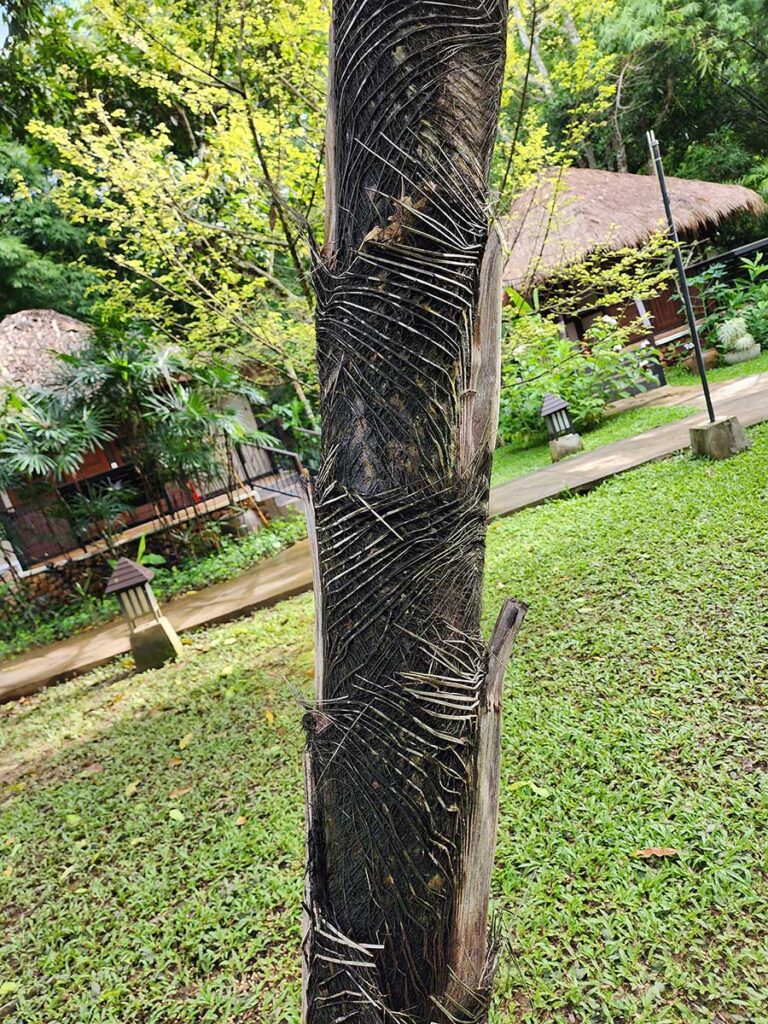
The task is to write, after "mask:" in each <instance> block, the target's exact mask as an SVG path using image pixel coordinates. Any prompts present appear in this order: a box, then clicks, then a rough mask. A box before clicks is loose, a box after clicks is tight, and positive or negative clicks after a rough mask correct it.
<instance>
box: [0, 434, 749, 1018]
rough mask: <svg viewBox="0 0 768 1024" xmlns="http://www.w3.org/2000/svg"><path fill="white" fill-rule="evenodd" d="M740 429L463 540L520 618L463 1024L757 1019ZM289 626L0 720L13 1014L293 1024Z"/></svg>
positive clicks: (3, 930)
mask: <svg viewBox="0 0 768 1024" xmlns="http://www.w3.org/2000/svg"><path fill="white" fill-rule="evenodd" d="M752 437H753V440H754V448H753V450H752V451H751V452H750V453H748V454H746V455H742V456H740V457H738V458H737V459H734V460H732V461H729V462H727V463H720V464H711V465H710V464H708V463H704V462H693V461H691V460H690V458H688V457H683V456H680V457H677V458H675V459H673V460H670V461H667V462H663V463H654V464H650V465H648V466H645V467H643V468H642V469H639V470H637V471H635V472H633V473H629V474H625V475H623V476H621V477H618V478H616V479H614V480H613V481H610V482H609V483H607V484H605V485H603V486H602V487H600V488H599V489H597V490H596V491H594V492H592V493H591V494H589V495H586V496H583V497H578V498H573V499H570V500H564V501H557V502H551V503H549V504H547V505H543V506H540V507H538V508H535V509H531V510H528V511H526V512H523V513H520V514H518V515H516V516H513V517H511V518H509V519H504V520H496V521H494V522H493V523H492V525H491V527H490V533H489V555H488V578H487V591H486V593H487V611H486V625H488V626H490V623H491V621H492V619H493V618H494V616H495V612H496V609H497V607H498V605H499V602H500V601H501V599H502V597H503V596H504V595H506V594H512V595H515V596H517V597H520V598H523V599H525V600H526V601H528V602H529V603H530V606H531V610H530V613H529V616H528V618H527V620H526V624H525V629H524V631H523V634H522V635H521V637H520V640H519V642H518V648H517V651H516V655H515V657H514V660H513V664H512V667H511V670H510V673H509V676H508V685H507V689H506V696H505V709H506V710H505V727H504V761H503V779H502V782H503V786H502V808H501V822H500V842H499V850H498V856H497V870H496V873H495V877H494V894H495V905H496V907H497V909H498V910H499V912H500V914H501V921H502V925H503V928H504V929H505V932H506V934H507V936H508V938H509V950H508V954H507V956H506V958H505V961H504V966H503V969H502V971H501V974H500V978H499V984H498V988H497V998H496V1004H495V1008H494V1011H493V1015H492V1022H493V1024H522V1022H530V1024H544V1022H546V1024H609V1022H610V1024H682V1022H686V1024H704V1022H707V1024H715V1022H717V1024H737V1022H739V1024H768V1008H767V1007H766V1000H765V993H766V990H768V850H767V846H768V774H767V773H768V754H767V753H766V751H767V750H768V747H767V746H766V736H768V631H767V630H766V624H767V623H768V579H767V578H766V564H768V551H766V547H767V546H768V500H767V499H768V493H767V491H766V468H767V467H768V427H762V428H759V429H757V430H755V431H752ZM311 616H312V602H311V598H310V597H309V596H306V597H303V598H298V599H295V600H292V601H288V602H285V603H283V604H281V605H279V606H277V607H275V608H273V609H271V610H269V611H264V612H261V613H259V614H257V615H256V616H255V617H254V618H253V619H251V620H248V621H243V622H240V623H235V624H231V625H228V626H225V627H220V628H218V629H211V630H209V631H207V632H202V633H199V634H197V635H195V636H194V637H192V638H191V639H190V640H189V641H188V643H187V646H186V658H185V661H184V663H183V664H179V665H177V666H174V667H169V668H167V669H164V670H162V671H158V672H151V673H145V674H143V675H131V674H130V672H129V668H128V663H123V664H117V665H112V666H110V667H107V668H104V669H101V670H99V671H97V672H94V673H92V674H90V675H88V676H85V677H83V678H81V679H78V680H75V681H72V682H69V683H66V684H63V685H60V686H58V687H56V688H54V689H51V690H49V691H47V692H46V693H44V694H41V695H39V696H37V697H34V698H30V699H28V700H27V701H25V702H24V703H18V704H15V705H10V706H8V707H5V708H4V709H0V738H1V742H2V750H1V751H0V772H2V773H4V777H5V779H6V783H5V788H4V790H3V793H4V800H5V802H4V803H2V804H0V821H1V823H2V824H1V828H0V835H2V838H0V907H2V911H1V912H0V965H1V966H0V993H2V996H0V1004H2V1002H3V1001H5V1003H6V1005H7V1007H10V1008H9V1009H8V1011H7V1014H6V1017H7V1018H8V1019H10V1020H12V1021H13V1022H14V1024H33V1022H34V1024H54V1022H55V1024H75V1022H115V1024H117V1022H120V1024H158V1022H162V1024H181V1022H188V1024H193V1022H194V1024H200V1022H212V1024H213V1022H216V1024H223V1022H237V1024H243V1022H246V1021H247V1022H260V1024H262V1022H263V1024H297V1021H298V1014H297V1005H298V996H299V954H298V942H299V920H300V900H301V885H302V883H301V862H302V834H301V833H302V826H301V817H302V812H301V803H302V794H301V772H300V745H301V736H300V727H299V721H300V718H301V709H300V707H299V706H298V705H297V703H296V700H295V699H294V697H293V696H292V690H293V691H306V690H307V689H308V687H309V686H310V681H309V680H310V675H311V664H312V651H311V647H312V628H311ZM0 799H3V796H0ZM647 847H671V848H674V849H676V850H677V851H679V853H678V855H677V856H674V857H667V858H661V859H659V858H650V859H647V860H646V859H642V858H639V857H636V856H634V855H633V854H634V851H637V850H640V849H643V848H647ZM14 1003H15V1005H14ZM0 1012H2V1011H0Z"/></svg>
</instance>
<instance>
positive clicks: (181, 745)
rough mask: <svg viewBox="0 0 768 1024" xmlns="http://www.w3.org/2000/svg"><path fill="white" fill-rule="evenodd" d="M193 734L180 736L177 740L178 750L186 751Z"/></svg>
mask: <svg viewBox="0 0 768 1024" xmlns="http://www.w3.org/2000/svg"><path fill="white" fill-rule="evenodd" d="M193 735H194V734H193V733H191V732H188V733H187V735H186V736H182V737H181V739H180V740H179V750H186V749H187V747H188V746H189V744H190V743H191V742H192V736H193Z"/></svg>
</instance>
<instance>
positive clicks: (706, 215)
mask: <svg viewBox="0 0 768 1024" xmlns="http://www.w3.org/2000/svg"><path fill="white" fill-rule="evenodd" d="M667 185H668V187H669V195H670V199H671V202H672V211H673V214H674V217H675V223H676V226H677V230H678V232H679V234H680V235H681V237H685V238H695V237H698V236H700V235H701V234H702V232H703V231H705V230H706V229H709V228H712V227H714V226H715V225H717V224H718V223H720V221H722V220H725V219H726V218H728V217H730V216H732V215H733V214H735V213H741V212H747V213H753V214H758V213H762V212H763V211H764V209H765V204H764V203H763V200H762V199H761V198H760V196H759V195H758V194H757V193H756V192H753V191H752V190H751V189H748V188H744V187H743V186H742V185H720V184H717V183H715V182H711V181H688V180H686V179H684V178H668V179H667ZM665 225H666V220H665V215H664V206H663V203H662V199H661V193H660V191H659V185H658V182H657V180H656V177H655V176H650V175H645V174H617V173H615V172H614V171H593V170H589V169H584V168H580V167H569V168H552V169H550V170H547V171H545V172H544V173H543V174H542V175H541V176H540V178H539V180H538V182H537V183H536V184H535V185H533V186H531V188H529V189H527V190H526V191H525V192H523V193H522V195H520V196H519V197H518V199H516V200H515V202H514V203H513V205H512V208H511V210H510V212H509V215H508V217H507V218H506V220H505V223H504V234H505V237H506V243H507V246H508V249H509V252H510V256H509V259H508V261H507V265H506V268H505V271H504V284H505V285H507V286H512V287H513V288H515V289H516V290H517V291H519V292H521V293H523V294H526V293H527V292H529V291H530V289H531V288H532V287H533V286H534V285H537V284H541V283H542V282H543V281H545V280H546V279H547V277H549V276H550V275H551V273H552V271H553V270H555V269H558V268H561V267H564V266H568V264H570V263H578V262H580V261H581V260H583V259H584V258H585V256H587V255H588V254H589V253H590V252H593V251H594V250H596V249H609V250H613V249H623V248H625V247H627V246H632V247H635V246H639V245H641V244H642V243H643V242H645V241H647V240H648V238H650V236H651V235H652V234H653V233H654V232H655V231H657V230H659V228H662V227H664V226H665Z"/></svg>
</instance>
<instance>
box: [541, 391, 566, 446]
mask: <svg viewBox="0 0 768 1024" xmlns="http://www.w3.org/2000/svg"><path fill="white" fill-rule="evenodd" d="M541 415H542V416H543V417H544V422H545V423H546V425H547V433H548V434H549V439H550V441H554V440H555V439H556V438H558V437H562V436H563V435H564V434H570V433H572V432H573V423H572V422H571V417H570V413H569V412H568V403H567V402H566V401H565V399H564V398H561V397H560V396H559V395H550V394H547V395H545V396H544V404H543V405H542V407H541Z"/></svg>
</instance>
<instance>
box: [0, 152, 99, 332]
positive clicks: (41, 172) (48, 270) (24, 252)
mask: <svg viewBox="0 0 768 1024" xmlns="http://www.w3.org/2000/svg"><path fill="white" fill-rule="evenodd" d="M54 184H55V178H54V176H53V175H52V174H51V173H50V172H47V171H46V170H45V169H44V168H43V166H42V165H41V163H40V161H39V159H38V158H37V157H36V156H35V155H34V154H33V153H32V152H31V150H30V149H29V148H28V147H26V146H23V145H21V144H20V143H16V142H11V141H5V142H3V141H0V316H4V315H5V314H6V313H15V312H17V311H18V310H20V309H40V308H50V309H56V310H58V311H59V312H62V313H68V314H70V315H71V316H77V317H83V316H87V315H88V311H89V309H90V306H91V301H92V298H91V296H90V295H89V290H90V289H92V288H93V287H94V285H95V284H96V283H97V280H98V278H97V276H96V274H95V272H94V271H93V270H92V269H89V268H88V267H87V266H83V265H82V264H81V263H79V262H78V261H79V260H80V259H81V258H82V257H83V256H84V255H86V254H88V255H90V258H91V259H92V260H93V259H94V258H96V252H95V251H93V250H92V251H91V252H90V253H89V251H88V250H89V246H88V233H87V231H86V230H85V229H84V228H83V227H81V226H75V225H74V224H72V223H71V221H69V220H68V219H67V218H66V217H65V216H64V215H63V214H62V213H61V211H60V210H59V209H58V207H57V206H56V204H55V202H54V201H53V200H52V198H51V192H52V190H53V188H54Z"/></svg>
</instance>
